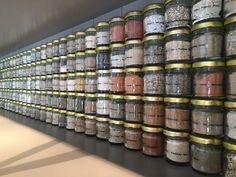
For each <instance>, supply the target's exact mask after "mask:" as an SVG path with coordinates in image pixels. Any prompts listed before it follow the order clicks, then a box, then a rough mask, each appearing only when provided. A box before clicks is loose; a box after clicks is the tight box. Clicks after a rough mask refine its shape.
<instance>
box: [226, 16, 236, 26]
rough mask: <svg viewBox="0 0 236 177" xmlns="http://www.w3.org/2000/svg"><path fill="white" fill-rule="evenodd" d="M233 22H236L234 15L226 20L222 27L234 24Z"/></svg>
mask: <svg viewBox="0 0 236 177" xmlns="http://www.w3.org/2000/svg"><path fill="white" fill-rule="evenodd" d="M235 22H236V15H233V16H230V17H228V18H226V20H225V22H224V25H229V24H231V23H235Z"/></svg>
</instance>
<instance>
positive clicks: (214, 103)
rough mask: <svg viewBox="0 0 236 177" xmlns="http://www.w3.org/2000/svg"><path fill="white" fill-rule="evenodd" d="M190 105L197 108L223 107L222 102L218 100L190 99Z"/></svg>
mask: <svg viewBox="0 0 236 177" xmlns="http://www.w3.org/2000/svg"><path fill="white" fill-rule="evenodd" d="M191 103H192V104H193V105H198V106H223V101H219V100H198V99H192V100H191Z"/></svg>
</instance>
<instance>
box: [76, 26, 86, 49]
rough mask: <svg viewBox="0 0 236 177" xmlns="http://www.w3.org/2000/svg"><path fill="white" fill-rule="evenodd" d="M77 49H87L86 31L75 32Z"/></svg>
mask: <svg viewBox="0 0 236 177" xmlns="http://www.w3.org/2000/svg"><path fill="white" fill-rule="evenodd" d="M75 50H76V51H85V32H82V31H79V32H77V33H76V34H75Z"/></svg>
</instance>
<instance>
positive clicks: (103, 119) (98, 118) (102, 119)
mask: <svg viewBox="0 0 236 177" xmlns="http://www.w3.org/2000/svg"><path fill="white" fill-rule="evenodd" d="M96 120H97V121H98V122H108V121H109V119H108V118H105V117H97V118H96Z"/></svg>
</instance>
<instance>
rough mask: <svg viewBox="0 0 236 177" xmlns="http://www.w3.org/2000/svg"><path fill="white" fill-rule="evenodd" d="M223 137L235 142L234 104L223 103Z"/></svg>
mask: <svg viewBox="0 0 236 177" xmlns="http://www.w3.org/2000/svg"><path fill="white" fill-rule="evenodd" d="M225 108H226V110H227V111H226V113H225V114H226V115H225V135H226V136H227V137H228V138H230V139H232V140H236V119H235V118H236V102H230V101H227V102H225Z"/></svg>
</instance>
